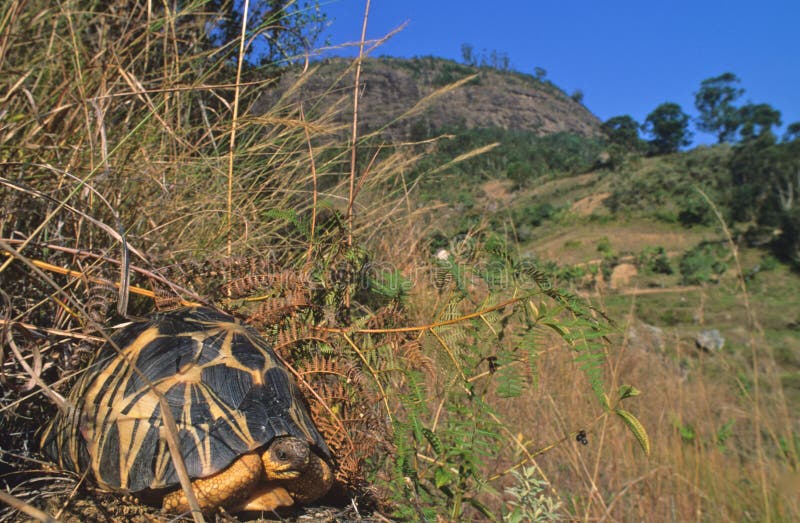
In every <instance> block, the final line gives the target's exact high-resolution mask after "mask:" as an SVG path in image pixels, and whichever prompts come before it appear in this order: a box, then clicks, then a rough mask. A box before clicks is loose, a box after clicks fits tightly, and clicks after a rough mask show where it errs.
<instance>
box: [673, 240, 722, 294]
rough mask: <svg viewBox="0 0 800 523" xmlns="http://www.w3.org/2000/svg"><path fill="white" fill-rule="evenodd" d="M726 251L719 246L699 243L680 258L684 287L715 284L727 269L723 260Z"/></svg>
mask: <svg viewBox="0 0 800 523" xmlns="http://www.w3.org/2000/svg"><path fill="white" fill-rule="evenodd" d="M726 255H727V249H725V247H723V246H722V245H720V244H712V243H701V244H700V245H698V246H696V247H693V248H692V249H689V250H688V251H687V252H686V253H684V255H683V256H682V257H681V261H680V273H681V278H682V283H683V284H684V285H697V284H699V283H706V282H716V281H718V279H719V277H720V276H721V275H722V274H724V273H725V271H726V270H727V269H728V265H727V264H726V263H725V261H724V260H723V257H726Z"/></svg>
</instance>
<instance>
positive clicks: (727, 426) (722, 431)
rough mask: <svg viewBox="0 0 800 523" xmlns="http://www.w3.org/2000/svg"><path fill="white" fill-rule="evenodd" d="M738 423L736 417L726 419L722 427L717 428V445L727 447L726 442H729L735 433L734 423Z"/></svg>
mask: <svg viewBox="0 0 800 523" xmlns="http://www.w3.org/2000/svg"><path fill="white" fill-rule="evenodd" d="M734 423H736V420H735V419H730V420H728V421H726V422H725V423H724V424H723V425H722V426H721V427H720V428H719V430H717V434H716V443H717V447H718V448H719V449H720V450H722V449H724V448H725V443H727V441H728V439H730V437H731V436H732V435H733V425H734Z"/></svg>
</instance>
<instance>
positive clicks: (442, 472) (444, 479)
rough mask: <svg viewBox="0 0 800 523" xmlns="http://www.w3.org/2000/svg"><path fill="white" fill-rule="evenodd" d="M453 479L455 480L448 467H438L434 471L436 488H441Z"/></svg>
mask: <svg viewBox="0 0 800 523" xmlns="http://www.w3.org/2000/svg"><path fill="white" fill-rule="evenodd" d="M451 481H453V476H452V474H450V472H449V471H448V470H447V469H446V468H444V467H437V468H436V470H435V471H434V472H433V483H434V485H436V488H438V489H440V488H442V487H443V486H445V485H447V484H448V483H450V482H451Z"/></svg>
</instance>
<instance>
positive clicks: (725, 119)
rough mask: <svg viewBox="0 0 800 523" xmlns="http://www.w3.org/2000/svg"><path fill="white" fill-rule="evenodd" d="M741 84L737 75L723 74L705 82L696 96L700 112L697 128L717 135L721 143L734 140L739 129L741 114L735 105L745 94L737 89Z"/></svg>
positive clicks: (695, 104)
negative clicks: (737, 85)
mask: <svg viewBox="0 0 800 523" xmlns="http://www.w3.org/2000/svg"><path fill="white" fill-rule="evenodd" d="M739 82H740V80H739V77H737V76H736V75H735V74H733V73H723V74H721V75H719V76H715V77H713V78H707V79H705V80H703V81H702V82H701V83H700V90H699V91H697V92H696V93H695V94H694V106H695V107H696V108H697V110H698V111H699V112H700V116H699V117H698V119H697V128H698V129H700V130H701V131H705V132H708V133H712V134H716V135H717V140H718V142H719V143H722V142H727V141H730V140H732V139H733V138H734V137H735V136H736V129H738V127H739V116H740V114H739V112H738V110H737V108H736V107H735V106H734V105H733V102H734V101H736V99H737V98H739V97H740V96H742V95H743V94H744V89H742V88H740V87H736V84H738V83H739Z"/></svg>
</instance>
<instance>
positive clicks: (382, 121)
mask: <svg viewBox="0 0 800 523" xmlns="http://www.w3.org/2000/svg"><path fill="white" fill-rule="evenodd" d="M352 66H353V63H352V62H351V61H348V60H344V59H329V60H325V61H322V62H319V63H317V64H314V65H313V67H314V68H316V71H314V74H311V75H308V79H307V80H306V81H305V83H304V84H303V85H302V87H300V88H299V89H297V90H295V91H294V92H293V93H292V95H291V96H290V100H292V101H296V100H300V99H302V100H305V101H306V104H308V103H309V102H312V103H313V104H314V105H316V106H320V107H327V106H330V105H332V104H334V103H335V102H336V101H337V100H339V99H341V98H342V97H345V98H347V97H350V96H351V95H352V81H353V80H352V79H353V75H352V74H348V73H347V69H348V68H351V67H352ZM470 75H477V77H476V78H475V79H474V80H472V81H470V82H468V83H467V84H466V85H464V86H462V87H460V88H458V89H456V90H453V91H451V92H448V93H447V94H446V95H445V96H441V97H438V98H436V99H434V100H432V101H431V102H430V103H429V104H427V105H426V108H425V110H424V112H422V113H421V114H420V115H418V116H416V117H415V118H413V119H411V120H410V121H404V122H403V123H402V125H400V126H391V127H390V129H391V133H390V136H392V137H394V138H404V137H405V136H404V135H406V134H407V133H409V132H411V130H412V128H413V127H414V126H415V125H416V126H417V128H419V126H420V124H422V125H423V126H424V128H425V129H426V130H430V129H434V130H436V129H442V128H445V127H455V126H457V127H464V128H467V129H475V128H496V129H503V130H511V131H529V132H532V133H534V134H536V135H539V136H541V135H546V134H553V133H570V134H576V135H580V136H595V135H597V134H599V128H600V121H599V120H598V119H597V117H596V116H594V115H593V114H592V113H591V112H590V111H589V110H588V109H587V108H586V107H584V106H583V105H581V104H580V103H578V102H576V101H575V100H573V99H572V98H570V97H569V96H567V95H566V94H565V93H564V92H563V91H562V90H561V89H559V88H558V87H556V86H555V85H554V84H553V83H551V82H549V81H547V80H538V79H536V78H534V77H533V76H530V75H526V74H522V73H519V72H514V71H502V70H498V69H494V68H490V67H473V66H468V65H464V64H460V63H457V62H454V61H451V60H445V59H442V58H433V57H424V58H412V59H407V60H406V59H399V58H376V59H366V60H365V61H364V62H363V67H362V71H361V85H362V94H361V98H360V100H359V122H360V124H361V126H362V128H363V129H367V130H375V129H381V128H383V127H385V126H387V125H390V124H391V122H393V121H394V120H395V119H396V118H397V117H399V116H400V115H402V114H403V113H404V112H406V111H408V110H409V109H411V108H412V107H414V106H415V105H416V104H417V103H418V102H419V101H420V100H422V99H424V98H425V97H428V96H430V95H431V94H432V93H434V92H435V91H436V90H437V89H440V88H442V87H444V86H446V85H448V84H451V83H453V82H456V81H458V80H460V79H462V78H466V77H468V76H470ZM297 78H298V73H297V72H294V73H289V74H285V75H284V76H283V77H282V79H281V81H280V83H279V85H278V87H277V89H269V90H267V91H265V92H264V93H263V96H262V98H261V99H260V100H259V102H258V103H257V104H256V106H255V108H254V112H255V113H257V114H258V113H262V112H264V111H266V110H268V108H270V107H273V106H274V105H275V103H276V102H277V100H278V99H280V98H281V97H282V96H284V95H285V94H286V92H287V91H288V90H289V88H290V87H292V86H295V84H296V82H297ZM337 119H338V121H340V122H341V123H349V122H350V121H352V111H348V110H344V111H343V112H341V113H340V114H339V115H338V116H337Z"/></svg>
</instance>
